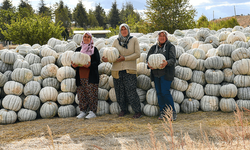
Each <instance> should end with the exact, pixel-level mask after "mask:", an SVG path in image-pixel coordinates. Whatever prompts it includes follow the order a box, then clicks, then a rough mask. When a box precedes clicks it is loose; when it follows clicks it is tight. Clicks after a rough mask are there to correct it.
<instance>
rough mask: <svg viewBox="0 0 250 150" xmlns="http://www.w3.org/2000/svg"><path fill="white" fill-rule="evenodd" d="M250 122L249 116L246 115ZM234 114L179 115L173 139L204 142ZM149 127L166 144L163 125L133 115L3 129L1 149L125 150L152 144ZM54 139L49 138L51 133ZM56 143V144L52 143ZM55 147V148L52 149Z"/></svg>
mask: <svg viewBox="0 0 250 150" xmlns="http://www.w3.org/2000/svg"><path fill="white" fill-rule="evenodd" d="M244 117H246V118H247V119H249V117H250V115H249V114H247V113H245V114H244ZM234 120H235V115H234V113H223V112H220V111H218V112H202V111H199V112H196V113H191V114H184V113H180V114H178V116H177V120H176V121H174V122H173V124H172V125H173V129H174V136H175V137H183V135H184V133H187V132H188V134H189V136H190V137H191V138H192V139H194V140H199V139H200V138H201V132H200V129H201V128H202V130H203V131H205V132H207V133H208V134H209V132H210V131H211V130H212V129H216V128H218V127H222V126H224V125H225V123H226V124H228V125H229V126H231V125H232V126H233V125H234V124H233V123H234ZM149 124H150V126H151V127H152V130H153V132H154V133H155V137H156V139H157V140H158V141H164V140H165V139H164V138H163V137H164V134H168V133H167V131H166V130H165V129H164V124H165V123H164V121H161V120H158V119H157V117H147V116H143V117H142V118H140V119H133V118H132V114H130V115H127V116H125V117H122V118H118V117H117V115H111V114H107V115H104V116H98V117H97V118H93V119H89V120H88V119H76V118H75V117H71V118H57V117H55V118H53V119H37V120H34V121H30V122H17V123H15V124H9V125H0V139H1V140H0V150H2V149H26V150H28V149H53V148H55V149H123V148H124V144H128V143H130V142H139V143H141V144H143V143H150V142H151V139H150V130H149ZM48 126H49V129H50V130H51V131H52V137H53V138H51V136H49V129H48ZM52 141H53V142H52ZM53 146H55V147H53Z"/></svg>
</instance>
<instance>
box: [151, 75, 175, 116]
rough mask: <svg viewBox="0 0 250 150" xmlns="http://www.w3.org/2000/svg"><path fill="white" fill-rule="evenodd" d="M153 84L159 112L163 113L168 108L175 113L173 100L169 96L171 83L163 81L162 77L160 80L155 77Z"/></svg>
mask: <svg viewBox="0 0 250 150" xmlns="http://www.w3.org/2000/svg"><path fill="white" fill-rule="evenodd" d="M154 83H155V89H156V93H157V98H158V104H159V106H160V111H164V110H165V109H167V108H168V107H172V110H173V111H174V112H175V108H174V100H173V97H172V95H171V94H170V86H171V83H172V81H168V80H165V79H164V76H161V77H160V78H157V77H155V78H154Z"/></svg>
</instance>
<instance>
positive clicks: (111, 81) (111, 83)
mask: <svg viewBox="0 0 250 150" xmlns="http://www.w3.org/2000/svg"><path fill="white" fill-rule="evenodd" d="M109 86H110V87H111V88H113V87H115V86H114V80H113V76H110V77H109Z"/></svg>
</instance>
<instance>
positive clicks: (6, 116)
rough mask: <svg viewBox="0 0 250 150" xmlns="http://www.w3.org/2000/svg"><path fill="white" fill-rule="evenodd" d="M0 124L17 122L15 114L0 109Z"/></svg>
mask: <svg viewBox="0 0 250 150" xmlns="http://www.w3.org/2000/svg"><path fill="white" fill-rule="evenodd" d="M0 116H1V117H0V124H11V123H15V122H16V120H17V114H16V112H14V111H12V110H7V109H0Z"/></svg>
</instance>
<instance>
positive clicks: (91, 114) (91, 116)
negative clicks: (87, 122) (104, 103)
mask: <svg viewBox="0 0 250 150" xmlns="http://www.w3.org/2000/svg"><path fill="white" fill-rule="evenodd" d="M95 117H96V115H95V113H94V112H93V111H89V114H88V115H87V116H86V117H85V118H87V119H90V118H95Z"/></svg>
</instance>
